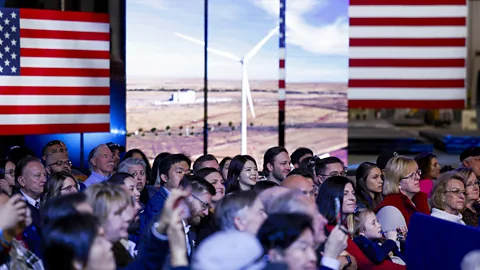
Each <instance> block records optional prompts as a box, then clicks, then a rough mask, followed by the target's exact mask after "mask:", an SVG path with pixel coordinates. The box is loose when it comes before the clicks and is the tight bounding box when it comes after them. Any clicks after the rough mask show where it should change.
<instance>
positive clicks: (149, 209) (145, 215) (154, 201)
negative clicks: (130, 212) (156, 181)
mask: <svg viewBox="0 0 480 270" xmlns="http://www.w3.org/2000/svg"><path fill="white" fill-rule="evenodd" d="M167 197H168V193H167V191H166V190H165V188H164V187H161V188H160V189H159V190H158V191H157V193H155V195H153V197H152V198H150V200H149V201H148V203H147V205H145V208H144V209H143V212H142V213H140V235H142V234H143V232H144V231H145V228H149V227H150V225H151V224H152V222H151V221H152V219H153V218H154V217H155V218H157V217H158V216H159V215H160V214H161V212H162V209H163V205H164V204H165V201H166V200H167Z"/></svg>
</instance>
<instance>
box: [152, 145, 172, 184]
mask: <svg viewBox="0 0 480 270" xmlns="http://www.w3.org/2000/svg"><path fill="white" fill-rule="evenodd" d="M169 155H170V153H169V152H163V153H160V154H158V155H157V156H156V157H155V160H154V161H153V166H152V171H151V173H150V179H149V181H148V185H151V186H155V187H157V188H160V186H161V183H162V179H161V178H160V173H159V171H158V169H159V167H160V162H161V161H162V159H164V158H165V157H167V156H169Z"/></svg>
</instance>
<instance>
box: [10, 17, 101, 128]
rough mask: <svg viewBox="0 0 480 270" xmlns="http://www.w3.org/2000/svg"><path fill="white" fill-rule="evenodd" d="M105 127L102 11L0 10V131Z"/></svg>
mask: <svg viewBox="0 0 480 270" xmlns="http://www.w3.org/2000/svg"><path fill="white" fill-rule="evenodd" d="M109 130H110V26H109V17H108V15H107V14H94V13H80V12H61V11H49V10H30V9H8V8H2V9H0V135H14V134H47V133H76V132H105V131H107V132H108V131H109Z"/></svg>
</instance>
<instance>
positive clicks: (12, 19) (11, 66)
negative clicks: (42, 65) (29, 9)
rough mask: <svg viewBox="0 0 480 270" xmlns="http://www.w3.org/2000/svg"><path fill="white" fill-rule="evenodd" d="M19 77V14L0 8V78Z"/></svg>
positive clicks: (15, 11)
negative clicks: (2, 76)
mask: <svg viewBox="0 0 480 270" xmlns="http://www.w3.org/2000/svg"><path fill="white" fill-rule="evenodd" d="M1 75H8V76H15V75H17V76H19V75H20V12H19V10H18V9H12V8H0V76H1Z"/></svg>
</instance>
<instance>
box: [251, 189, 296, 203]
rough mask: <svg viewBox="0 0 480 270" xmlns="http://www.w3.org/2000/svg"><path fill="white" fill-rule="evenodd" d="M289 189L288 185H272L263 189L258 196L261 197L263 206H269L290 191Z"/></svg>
mask: <svg viewBox="0 0 480 270" xmlns="http://www.w3.org/2000/svg"><path fill="white" fill-rule="evenodd" d="M289 191H290V190H289V189H288V188H286V187H272V188H269V189H266V190H264V191H262V192H261V193H260V194H259V195H258V198H259V199H260V201H262V203H263V206H264V207H265V208H267V207H268V206H269V205H270V204H271V203H272V201H274V200H275V199H276V198H278V197H281V196H282V195H284V194H286V193H288V192H289Z"/></svg>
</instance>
